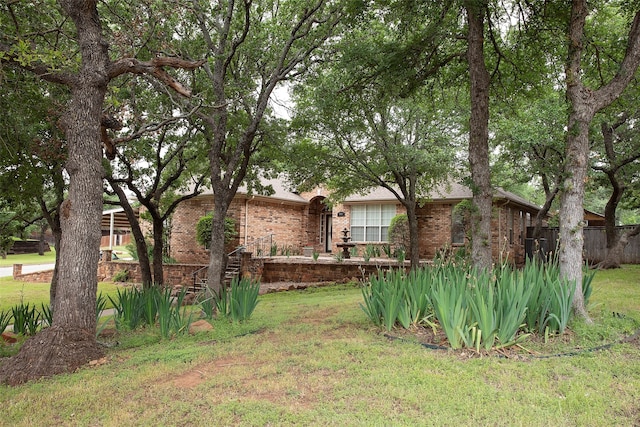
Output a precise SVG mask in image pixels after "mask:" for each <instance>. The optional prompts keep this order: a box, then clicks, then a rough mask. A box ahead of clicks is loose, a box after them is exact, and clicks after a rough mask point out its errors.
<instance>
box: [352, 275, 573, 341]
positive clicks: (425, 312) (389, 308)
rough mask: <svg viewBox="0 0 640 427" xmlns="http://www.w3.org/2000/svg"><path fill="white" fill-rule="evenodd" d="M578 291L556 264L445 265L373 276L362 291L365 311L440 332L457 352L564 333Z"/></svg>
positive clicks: (377, 319) (383, 323)
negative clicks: (488, 268) (485, 267)
mask: <svg viewBox="0 0 640 427" xmlns="http://www.w3.org/2000/svg"><path fill="white" fill-rule="evenodd" d="M574 290H575V286H570V285H569V283H567V282H566V281H563V280H560V279H559V271H558V267H557V265H555V264H553V263H552V264H541V263H528V264H527V265H525V268H524V269H523V270H522V271H520V270H514V269H513V268H512V267H510V266H502V267H501V268H496V269H495V270H494V271H493V272H487V271H478V270H476V269H474V268H471V267H466V266H464V265H463V266H460V265H456V264H454V263H441V264H437V265H435V266H433V267H430V268H422V269H417V270H415V271H412V272H410V273H409V274H404V272H402V270H398V271H390V272H386V273H380V274H378V276H374V277H372V278H371V279H370V282H369V284H368V285H366V286H364V287H363V289H362V296H363V300H364V304H361V308H362V310H363V311H364V312H365V314H366V315H367V317H368V318H369V319H370V320H371V321H372V322H373V323H374V324H375V325H376V326H379V327H384V328H385V329H387V330H390V329H392V328H393V327H394V326H395V325H400V326H402V327H404V328H408V327H410V326H411V325H417V324H423V325H426V326H429V327H432V328H434V327H436V328H441V329H442V331H443V332H444V333H445V335H446V336H447V339H448V341H449V344H450V346H451V347H452V348H461V347H473V348H475V349H477V350H480V348H484V349H490V348H492V347H495V346H500V347H504V346H509V345H514V344H516V343H518V342H520V341H521V340H523V339H525V338H526V337H527V336H528V334H527V332H531V331H538V332H540V333H543V332H544V333H546V334H548V333H549V332H553V333H562V332H564V330H565V328H566V325H567V323H568V321H569V319H570V316H571V301H572V299H573V292H574ZM432 318H435V319H436V320H437V324H435V323H433V322H432V320H431V319H432Z"/></svg>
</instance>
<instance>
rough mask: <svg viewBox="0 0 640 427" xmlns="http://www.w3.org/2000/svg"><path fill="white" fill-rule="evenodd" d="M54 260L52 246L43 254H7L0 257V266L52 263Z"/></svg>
mask: <svg viewBox="0 0 640 427" xmlns="http://www.w3.org/2000/svg"><path fill="white" fill-rule="evenodd" d="M55 262H56V252H55V250H54V249H53V248H51V250H50V251H49V252H45V253H44V255H38V254H15V255H7V258H6V259H2V258H0V267H11V266H12V265H13V264H22V265H32V264H53V263H55Z"/></svg>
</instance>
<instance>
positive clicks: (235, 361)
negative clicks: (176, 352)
mask: <svg viewBox="0 0 640 427" xmlns="http://www.w3.org/2000/svg"><path fill="white" fill-rule="evenodd" d="M248 364H249V361H248V360H247V359H246V358H244V357H241V356H236V357H223V358H220V359H217V360H215V361H213V362H208V363H201V364H200V365H198V366H195V367H193V368H192V369H190V370H189V371H187V372H184V373H183V374H181V375H179V376H177V377H175V378H174V379H173V380H170V381H171V382H172V383H173V385H174V386H176V387H177V388H181V389H188V388H193V387H196V386H198V385H200V384H202V383H203V382H205V381H206V380H207V379H208V378H212V377H214V376H215V375H217V374H220V373H221V372H223V371H224V370H226V369H229V368H230V367H233V366H241V365H248Z"/></svg>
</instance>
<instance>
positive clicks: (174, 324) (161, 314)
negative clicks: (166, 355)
mask: <svg viewBox="0 0 640 427" xmlns="http://www.w3.org/2000/svg"><path fill="white" fill-rule="evenodd" d="M185 295H186V288H183V289H182V291H181V292H180V293H179V294H178V295H177V296H175V297H174V296H172V295H171V289H170V288H164V289H160V288H158V287H157V286H152V287H150V288H147V289H142V290H140V289H138V288H135V287H132V288H129V289H125V290H123V291H121V290H119V289H118V294H117V297H116V299H113V298H112V297H111V296H109V300H111V303H112V304H113V307H114V320H115V324H116V328H117V329H128V330H134V329H137V328H139V327H141V326H151V327H154V326H158V327H159V329H160V335H161V336H162V337H163V338H169V337H170V336H171V335H172V334H179V333H184V332H185V331H187V329H188V327H189V324H190V323H191V321H192V319H193V316H192V313H191V312H188V311H187V308H186V307H182V301H183V300H184V297H185Z"/></svg>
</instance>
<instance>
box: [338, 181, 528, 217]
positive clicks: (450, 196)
mask: <svg viewBox="0 0 640 427" xmlns="http://www.w3.org/2000/svg"><path fill="white" fill-rule="evenodd" d="M472 197H473V193H472V192H471V189H470V188H469V187H467V186H464V185H462V184H459V183H456V182H452V183H449V184H442V185H439V186H437V187H434V188H433V189H432V190H431V191H429V193H428V194H426V195H425V198H426V199H428V200H430V201H443V200H448V201H456V200H465V199H471V198H472ZM494 198H497V199H504V200H509V201H511V202H514V203H516V204H519V205H522V206H523V207H527V208H531V209H534V210H538V209H540V207H539V206H537V205H535V204H534V203H531V202H530V201H528V200H526V199H524V198H522V197H520V196H518V195H516V194H513V193H511V192H509V191H505V190H503V189H501V188H496V189H495V190H494ZM395 201H397V199H396V197H395V196H394V195H393V193H392V192H391V191H389V190H387V189H386V188H383V187H377V188H375V189H373V190H371V191H370V192H368V193H366V194H356V195H353V196H349V197H347V198H346V199H345V200H344V202H345V203H346V204H350V203H364V202H367V203H371V202H382V203H384V202H395Z"/></svg>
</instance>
